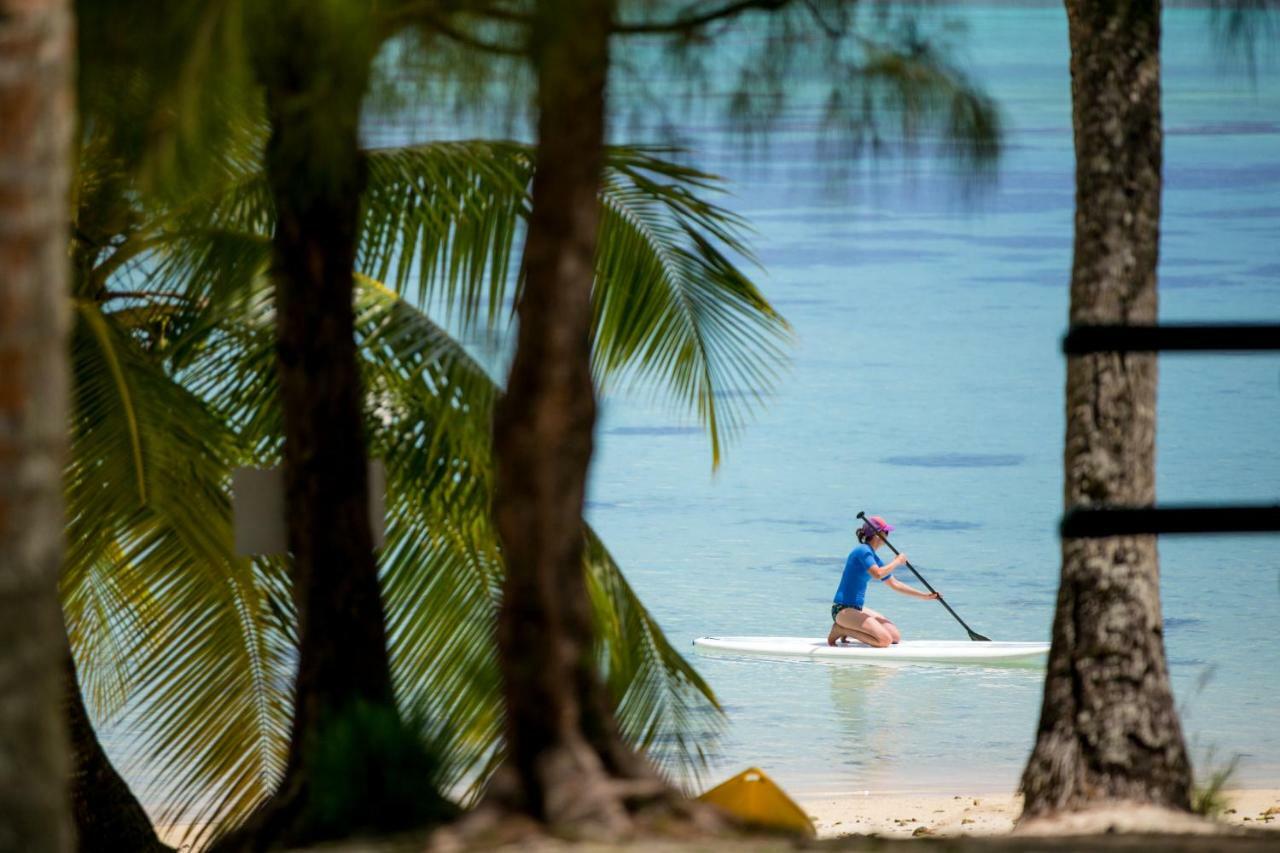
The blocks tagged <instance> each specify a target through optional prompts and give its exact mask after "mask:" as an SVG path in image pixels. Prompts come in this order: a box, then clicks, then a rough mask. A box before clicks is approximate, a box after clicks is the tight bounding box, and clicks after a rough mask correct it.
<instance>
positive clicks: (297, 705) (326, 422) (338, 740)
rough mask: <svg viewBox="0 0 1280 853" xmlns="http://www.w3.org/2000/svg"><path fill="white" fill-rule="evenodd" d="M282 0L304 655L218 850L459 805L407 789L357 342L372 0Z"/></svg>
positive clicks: (408, 764) (278, 107)
mask: <svg viewBox="0 0 1280 853" xmlns="http://www.w3.org/2000/svg"><path fill="white" fill-rule="evenodd" d="M269 9H270V11H267V12H265V13H264V14H265V17H264V19H263V20H262V21H261V23H260V26H261V27H262V28H263V32H260V33H258V34H257V37H258V38H259V39H260V41H259V43H258V45H257V55H256V57H255V60H256V67H257V69H258V75H259V78H260V80H261V82H262V83H263V85H264V87H265V91H266V102H267V113H268V117H269V118H270V121H271V135H270V138H269V140H268V143H267V150H266V172H267V180H268V184H269V186H270V189H271V193H272V200H273V203H274V207H275V215H276V225H275V232H274V235H273V238H272V240H273V244H274V250H275V251H274V256H275V268H274V271H273V274H274V279H275V309H276V333H277V351H276V354H277V359H276V361H277V371H278V375H279V381H280V391H281V400H282V408H283V416H284V482H285V504H286V509H287V515H288V522H287V523H288V543H289V550H290V552H291V556H292V582H293V592H294V597H295V599H296V601H297V604H298V619H299V661H298V675H297V681H296V686H295V694H294V715H293V727H292V731H291V734H290V741H289V754H288V761H287V764H286V768H285V774H284V778H283V780H282V782H281V784H280V787H279V789H278V790H277V791H276V793H275V794H274V795H273V797H272V799H271V800H270V801H268V802H267V803H266V804H264V806H263V808H262V809H260V810H259V812H258V813H257V814H256V815H255V816H254V817H253V818H251V819H250V821H249V822H248V823H247V824H246V825H245V826H244V827H242V828H241V829H240V830H238V831H237V832H235V833H234V834H232V835H230V836H227V837H225V838H223V839H221V840H220V841H219V842H218V848H219V849H222V850H233V849H252V850H262V849H268V848H276V847H283V846H290V845H302V844H309V843H312V842H317V841H323V840H329V839H334V838H343V837H347V836H349V835H352V834H357V833H361V834H378V833H380V832H388V831H397V830H401V829H404V828H406V825H409V826H412V825H417V824H420V823H427V822H431V821H433V820H440V819H442V818H444V817H447V816H449V815H451V814H452V809H451V807H450V806H449V805H448V804H447V803H446V802H445V800H444V799H443V797H442V796H441V795H440V794H439V793H438V792H437V790H436V789H435V788H434V787H433V780H432V779H430V778H428V777H427V776H426V775H425V774H423V775H422V778H415V779H414V780H411V781H412V782H413V783H415V788H414V790H413V793H414V795H415V796H414V798H413V800H412V802H411V803H410V804H409V805H408V806H406V804H405V802H404V801H403V800H402V799H396V797H397V796H399V797H403V796H404V795H405V790H406V788H405V786H406V785H408V784H410V782H407V781H405V780H403V779H401V778H399V777H400V776H403V775H416V770H417V769H419V768H421V767H423V766H424V764H423V762H418V763H414V762H412V761H408V760H407V759H406V758H405V753H406V752H407V751H410V750H422V749H423V747H422V746H421V744H419V743H417V741H416V740H415V739H414V738H415V736H414V734H413V733H412V732H409V731H408V730H407V728H405V727H404V725H403V723H402V722H401V720H400V717H399V713H398V711H397V709H396V705H395V697H394V692H393V689H392V683H391V670H390V662H389V658H388V653H387V637H386V621H385V615H384V608H383V603H382V597H381V588H380V585H379V580H378V565H377V560H376V558H375V556H374V553H373V536H372V531H371V529H370V525H369V515H368V513H369V509H368V507H369V501H368V482H367V479H368V474H367V454H366V449H365V447H366V445H365V436H364V426H363V413H364V407H363V400H364V396H363V390H362V388H361V379H360V370H359V365H358V362H357V358H356V345H355V313H354V305H353V301H352V300H353V295H354V280H353V275H354V271H355V258H356V248H357V236H358V232H357V229H358V218H359V211H360V200H361V195H362V193H363V192H364V188H365V184H366V164H365V159H364V155H363V153H362V151H361V149H360V142H359V122H360V107H361V103H362V101H363V98H364V91H365V88H366V86H367V83H368V75H369V69H370V65H371V63H372V61H373V52H374V47H375V43H374V41H373V39H372V34H371V32H370V30H369V28H368V14H367V11H368V10H362V9H361V8H360V6H359V4H355V5H351V4H332V3H330V4H319V5H316V4H307V3H303V2H298V0H282V2H281V3H278V4H273V5H272V6H271V7H269ZM324 750H327V752H325V757H324V758H323V759H321V758H319V757H318V756H319V754H320V753H321V751H324ZM414 754H415V755H416V753H414ZM322 763H323V769H319V768H321V766H322ZM393 763H394V767H393V766H392V765H393ZM406 768H408V769H406ZM393 789H394V791H393ZM321 800H323V801H324V803H325V805H318V803H320V801H321Z"/></svg>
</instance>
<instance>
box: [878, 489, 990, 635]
mask: <svg viewBox="0 0 1280 853" xmlns="http://www.w3.org/2000/svg"><path fill="white" fill-rule="evenodd" d="M857 517H858V518H860V519H862V520H863V521H867V514H866V513H865V512H860V513H858V516H857ZM871 526H872V527H876V525H875V523H874V522H873V523H872V524H871ZM876 532H877V534H878V535H879V536H880V541H881V542H883V543H884V544H885V545H888V546H889V550H890V551H892V552H893V553H894V555H895V556H902V555H901V554H899V552H898V549H897V548H895V547H893V543H892V542H890V541H889V537H888V536H886V535H885V534H884V532H883V531H881V530H880V529H879V528H878V527H877V528H876ZM903 562H905V563H906V564H907V568H908V569H910V570H911V573H912V574H914V575H915V576H916V577H918V578H919V579H920V583H922V584H924V585H925V588H927V589H928V590H929V592H932V593H933V594H934V595H936V596H938V603H939V604H941V605H942V606H943V607H945V608H947V612H948V613H950V614H951V615H952V616H954V617H955V620H956V621H957V622H959V623H960V627H961V628H964V629H965V630H966V631H968V632H969V639H970V640H973V641H975V642H983V643H989V642H991V638H990V637H984V636H982V635H981V634H979V633H978V632H977V631H975V630H973V629H972V628H970V627H969V626H968V625H966V624H965V623H964V620H963V619H961V618H960V614H959V613H956V612H955V611H954V610H952V609H951V605H950V604H947V600H946V599H945V598H943V597H942V593H940V592H938V591H937V590H936V589H934V588H933V587H932V586H930V585H929V582H928V581H927V580H925V579H924V575H922V574H920V572H918V571H916V567H915V566H913V565H911V561H910V560H904V561H903Z"/></svg>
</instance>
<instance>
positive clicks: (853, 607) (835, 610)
mask: <svg viewBox="0 0 1280 853" xmlns="http://www.w3.org/2000/svg"><path fill="white" fill-rule="evenodd" d="M846 607H848V608H849V609H850V610H857V611H859V612H861V610H862V608H861V607H859V606H858V605H856V604H833V605H831V621H832V622H834V621H836V614H837V613H839V612H840V611H841V610H844V609H845V608H846Z"/></svg>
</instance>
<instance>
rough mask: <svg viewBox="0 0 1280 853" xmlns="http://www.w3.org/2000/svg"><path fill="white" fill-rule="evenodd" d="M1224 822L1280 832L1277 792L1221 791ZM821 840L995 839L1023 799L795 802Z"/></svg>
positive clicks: (875, 797) (894, 797) (885, 797)
mask: <svg viewBox="0 0 1280 853" xmlns="http://www.w3.org/2000/svg"><path fill="white" fill-rule="evenodd" d="M1225 796H1226V799H1227V800H1228V801H1229V802H1230V805H1229V806H1228V807H1227V811H1226V813H1225V814H1223V815H1222V819H1223V820H1225V821H1226V822H1228V823H1231V824H1238V825H1240V826H1246V827H1258V828H1267V829H1276V830H1280V789H1276V788H1258V789H1244V790H1233V791H1227V792H1225ZM799 803H800V805H801V807H803V808H804V810H805V811H806V812H807V813H808V814H809V817H810V818H811V819H812V820H813V822H814V825H815V826H816V827H817V829H818V837H819V838H839V837H840V836H842V835H871V834H875V835H881V836H893V837H899V838H901V837H912V836H917V837H919V836H943V835H999V834H1003V833H1006V832H1009V831H1011V830H1012V829H1013V821H1014V819H1015V818H1016V817H1017V816H1018V813H1019V812H1020V811H1021V810H1022V798H1021V796H1017V795H1009V794H994V795H993V794H978V795H972V796H970V795H963V794H950V795H944V794H873V793H850V794H843V795H832V796H825V797H812V798H806V797H801V798H799Z"/></svg>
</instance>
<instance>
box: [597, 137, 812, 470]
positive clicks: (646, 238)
mask: <svg viewBox="0 0 1280 853" xmlns="http://www.w3.org/2000/svg"><path fill="white" fill-rule="evenodd" d="M716 186H717V180H716V179H715V178H714V177H713V176H711V175H708V174H705V173H703V172H699V171H696V170H694V169H689V168H686V167H682V166H679V165H677V164H674V163H671V162H669V161H667V160H665V159H662V158H660V157H659V156H657V153H655V152H651V151H647V150H645V149H627V148H614V149H611V150H610V155H609V161H608V168H607V170H606V173H605V180H604V186H603V188H602V190H601V200H602V202H603V206H604V219H603V223H602V226H601V234H600V244H599V249H598V256H597V261H596V268H597V273H596V290H595V299H594V310H595V325H594V332H595V339H594V350H593V355H594V359H595V361H594V366H595V372H596V376H597V381H598V382H599V383H600V384H601V385H602V386H606V387H607V386H608V384H609V383H611V382H615V381H618V379H630V380H633V381H634V380H636V379H643V380H645V381H646V382H647V383H648V384H650V385H654V386H659V387H665V388H666V389H667V391H668V393H669V394H670V396H671V398H672V399H673V400H674V401H675V402H676V403H677V404H678V405H680V406H682V407H686V408H687V409H691V410H692V411H693V412H694V413H695V414H696V415H697V417H698V419H699V421H700V422H701V423H702V424H703V425H704V426H705V427H706V429H707V433H708V436H709V438H710V440H711V453H712V463H713V465H718V464H719V462H720V457H721V450H722V446H723V440H724V438H725V437H727V436H728V435H731V434H732V433H733V431H734V430H735V429H737V428H738V427H739V426H740V425H741V424H742V420H743V416H744V415H745V414H746V413H747V412H748V411H749V407H750V405H751V404H752V402H753V401H754V402H758V401H759V400H760V399H761V398H762V397H763V396H764V395H765V394H767V393H768V391H769V390H770V389H771V388H772V387H773V384H774V382H775V381H776V379H777V373H778V369H779V367H780V366H781V365H782V364H783V362H784V361H785V350H784V344H785V343H786V342H787V339H788V335H789V329H788V326H787V324H786V321H784V320H783V319H782V317H781V316H780V315H779V314H778V313H777V312H776V311H774V310H773V307H772V306H771V305H769V303H768V301H767V300H766V299H765V298H764V296H763V295H762V294H761V293H760V291H759V289H758V288H757V287H756V285H755V283H754V282H752V281H751V279H750V278H748V277H747V275H746V274H745V273H743V272H742V270H741V269H740V268H739V267H738V266H737V264H736V263H735V262H734V261H733V259H732V258H733V256H738V257H741V258H744V259H746V260H748V261H750V260H751V255H750V251H749V249H748V248H747V246H746V243H745V236H744V226H743V223H742V221H741V220H740V219H739V218H738V217H737V216H736V215H734V214H733V213H731V212H730V211H728V210H726V209H724V208H721V207H718V206H717V205H715V204H714V203H712V202H710V201H708V200H707V199H706V198H705V197H704V195H705V194H706V193H707V192H708V191H711V190H713V189H715V188H716Z"/></svg>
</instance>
